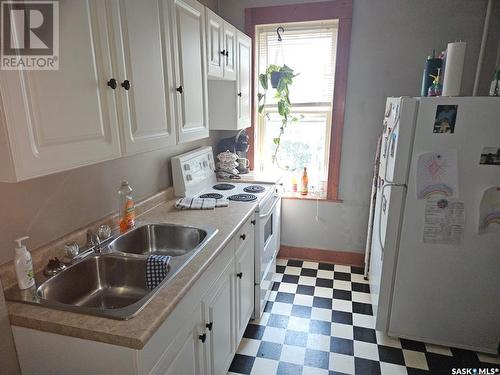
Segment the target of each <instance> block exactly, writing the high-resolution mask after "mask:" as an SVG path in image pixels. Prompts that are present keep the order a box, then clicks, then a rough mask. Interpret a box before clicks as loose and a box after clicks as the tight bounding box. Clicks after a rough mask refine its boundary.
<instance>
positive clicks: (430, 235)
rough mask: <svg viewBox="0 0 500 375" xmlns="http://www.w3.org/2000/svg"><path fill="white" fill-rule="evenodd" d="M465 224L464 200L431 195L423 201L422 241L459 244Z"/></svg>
mask: <svg viewBox="0 0 500 375" xmlns="http://www.w3.org/2000/svg"><path fill="white" fill-rule="evenodd" d="M464 226H465V209H464V202H463V201H459V200H457V199H448V198H438V197H433V198H429V199H427V201H426V202H425V219H424V233H423V241H424V243H428V244H442V245H459V244H461V243H462V241H463V237H464Z"/></svg>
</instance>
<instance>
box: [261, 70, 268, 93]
mask: <svg viewBox="0 0 500 375" xmlns="http://www.w3.org/2000/svg"><path fill="white" fill-rule="evenodd" d="M259 82H260V85H261V86H262V88H263V89H264V90H267V88H268V85H267V74H259Z"/></svg>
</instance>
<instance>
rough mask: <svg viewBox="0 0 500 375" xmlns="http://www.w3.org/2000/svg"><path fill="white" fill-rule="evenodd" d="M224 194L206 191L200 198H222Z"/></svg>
mask: <svg viewBox="0 0 500 375" xmlns="http://www.w3.org/2000/svg"><path fill="white" fill-rule="evenodd" d="M223 197H224V196H223V195H222V194H219V193H206V194H202V195H200V198H214V199H222V198H223Z"/></svg>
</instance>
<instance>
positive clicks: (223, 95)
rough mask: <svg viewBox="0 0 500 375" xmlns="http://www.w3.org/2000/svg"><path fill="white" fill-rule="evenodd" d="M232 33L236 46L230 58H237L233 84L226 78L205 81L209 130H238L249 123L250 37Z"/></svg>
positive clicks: (250, 100)
mask: <svg viewBox="0 0 500 375" xmlns="http://www.w3.org/2000/svg"><path fill="white" fill-rule="evenodd" d="M225 35H229V34H225ZM233 35H234V37H233V39H234V40H235V49H234V53H230V54H229V57H231V56H235V59H236V65H235V67H236V68H235V70H234V71H235V73H236V84H235V82H230V81H229V82H228V81H226V80H210V82H209V84H208V100H209V110H210V129H212V130H241V129H245V128H248V127H249V126H250V125H251V118H252V117H251V116H252V115H251V114H252V107H251V103H252V96H251V95H252V89H251V88H252V85H251V83H252V69H251V67H252V40H251V39H250V37H249V36H247V35H245V34H243V33H242V32H240V31H237V30H235V33H234V34H233ZM228 38H229V37H228Z"/></svg>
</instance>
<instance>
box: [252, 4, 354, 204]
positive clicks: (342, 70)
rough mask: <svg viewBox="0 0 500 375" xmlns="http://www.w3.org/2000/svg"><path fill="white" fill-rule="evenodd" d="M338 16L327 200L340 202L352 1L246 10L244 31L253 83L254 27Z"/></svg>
mask: <svg viewBox="0 0 500 375" xmlns="http://www.w3.org/2000/svg"><path fill="white" fill-rule="evenodd" d="M329 19H337V20H338V35H337V54H336V58H335V62H336V66H335V87H334V93H333V102H332V103H333V104H332V116H331V117H332V123H331V133H330V151H329V163H328V186H327V200H331V201H339V200H340V199H339V178H340V160H341V152H342V130H343V127H344V112H345V98H346V91H347V74H348V63H349V48H350V44H351V26H352V0H336V1H324V2H317V3H309V4H295V5H279V6H270V7H257V8H246V9H245V32H246V33H247V34H248V35H249V36H250V37H251V38H252V46H253V47H252V48H253V54H252V76H253V80H252V82H255V72H256V69H257V66H256V64H257V56H256V54H257V51H256V50H255V46H256V43H255V28H256V26H258V25H267V24H274V23H290V22H306V21H321V20H329ZM255 86H256V85H255V84H254V85H252V125H251V127H250V128H249V129H247V132H248V135H249V137H250V149H249V152H248V159H249V160H250V166H251V167H252V168H254V167H255V165H254V156H255V142H254V141H255V135H256V134H255V128H256V125H257V113H256V111H255V104H256V95H257V91H256V87H255Z"/></svg>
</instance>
